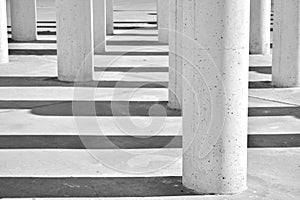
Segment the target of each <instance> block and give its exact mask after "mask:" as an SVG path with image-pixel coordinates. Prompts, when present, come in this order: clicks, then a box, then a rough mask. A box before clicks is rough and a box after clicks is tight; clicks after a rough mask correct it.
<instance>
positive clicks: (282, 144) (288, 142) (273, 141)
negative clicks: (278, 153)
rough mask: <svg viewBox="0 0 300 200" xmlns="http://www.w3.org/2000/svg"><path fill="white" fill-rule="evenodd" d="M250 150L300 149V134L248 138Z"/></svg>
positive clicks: (252, 136)
mask: <svg viewBox="0 0 300 200" xmlns="http://www.w3.org/2000/svg"><path fill="white" fill-rule="evenodd" d="M248 147H249V148H294V147H300V133H297V134H296V133H295V134H259V135H249V136H248Z"/></svg>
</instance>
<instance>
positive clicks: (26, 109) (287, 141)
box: [0, 0, 300, 200]
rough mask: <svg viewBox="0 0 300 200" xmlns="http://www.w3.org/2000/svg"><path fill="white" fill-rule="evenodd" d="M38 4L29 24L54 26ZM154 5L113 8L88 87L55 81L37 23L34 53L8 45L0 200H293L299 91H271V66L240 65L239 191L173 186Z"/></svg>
mask: <svg viewBox="0 0 300 200" xmlns="http://www.w3.org/2000/svg"><path fill="white" fill-rule="evenodd" d="M37 2H38V20H39V21H54V20H55V12H54V9H53V5H54V4H53V2H54V1H53V0H51V1H49V0H38V1H37ZM155 2H156V0H115V3H116V6H115V10H116V12H115V13H116V14H115V21H116V23H115V26H116V30H115V35H113V36H109V37H108V42H107V44H108V46H107V52H106V53H104V54H102V55H96V56H95V74H96V77H97V78H96V81H95V82H93V83H86V84H83V85H76V86H75V87H74V85H73V84H70V83H65V82H59V81H58V80H57V79H56V76H57V72H56V64H57V60H56V56H55V54H56V44H55V40H56V37H55V23H53V22H51V23H45V22H39V24H38V25H39V40H38V41H36V42H32V43H20V42H18V43H15V42H13V41H10V46H9V48H10V54H11V55H10V61H11V62H10V63H9V64H3V65H0V121H1V122H2V123H0V130H1V134H0V138H1V139H0V185H1V187H0V197H12V198H15V197H18V198H21V197H23V198H31V197H43V198H46V197H57V198H59V199H62V197H106V198H107V199H115V198H117V199H124V198H125V197H128V199H140V197H144V196H145V197H147V198H145V199H222V200H223V199H224V200H225V199H257V200H260V199H268V200H271V199H272V200H273V199H279V200H281V199H282V200H285V199H299V198H300V189H299V188H300V134H299V132H300V107H299V106H300V89H280V88H273V87H272V85H271V66H272V65H271V56H250V65H249V66H250V68H249V69H250V71H249V79H250V82H249V144H248V146H249V150H248V187H249V189H248V190H247V191H246V192H244V193H242V194H239V195H234V196H220V197H216V196H203V195H197V194H195V193H194V192H193V191H189V190H187V189H186V188H184V187H183V186H182V183H181V162H182V160H181V155H182V150H181V140H182V137H181V136H182V131H181V116H180V112H178V111H173V110H169V109H167V107H166V101H167V100H168V99H167V98H168V90H167V85H168V46H167V45H161V44H159V43H157V30H156V25H155V24H153V22H155V21H156V15H155ZM45 25H47V27H43V26H45ZM49 25H50V28H49V27H48V26H49ZM51 26H52V27H51ZM53 26H54V28H53ZM132 27H135V28H138V29H132ZM128 52H129V53H128ZM124 53H125V54H124ZM100 80H101V81H100ZM98 81H99V82H98ZM138 87H141V88H138ZM137 88H138V89H137ZM128 100H129V101H130V104H129V110H127V108H128V105H127V104H126V103H128ZM94 101H96V103H95V102H94ZM112 102H113V104H111V103H112ZM149 111H150V112H151V116H148V113H149ZM74 112H75V113H74ZM85 148H88V149H85ZM112 158H113V159H112ZM106 198H105V199H106ZM97 199H98V198H97Z"/></svg>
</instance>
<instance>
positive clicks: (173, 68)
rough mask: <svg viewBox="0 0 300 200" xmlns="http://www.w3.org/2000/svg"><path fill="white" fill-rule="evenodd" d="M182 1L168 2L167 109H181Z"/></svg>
mask: <svg viewBox="0 0 300 200" xmlns="http://www.w3.org/2000/svg"><path fill="white" fill-rule="evenodd" d="M182 2H183V0H170V33H169V40H170V41H169V48H170V50H169V52H170V53H169V65H170V67H169V107H170V108H172V109H181V105H182V73H183V71H182V65H183V60H182V56H183V52H182V42H183V38H182V33H183V10H182V6H183V5H182Z"/></svg>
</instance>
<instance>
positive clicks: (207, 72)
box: [182, 0, 250, 194]
mask: <svg viewBox="0 0 300 200" xmlns="http://www.w3.org/2000/svg"><path fill="white" fill-rule="evenodd" d="M183 10H184V34H185V36H186V37H184V44H183V52H184V67H183V68H184V69H183V71H184V78H186V79H187V82H186V81H184V82H183V85H184V88H183V91H184V95H183V97H184V98H183V117H182V118H183V184H184V185H185V186H186V187H188V188H190V189H193V190H195V191H197V192H199V193H201V194H235V193H239V192H242V191H244V190H245V189H246V188H247V186H246V180H247V131H248V129H247V125H248V115H247V114H248V113H247V112H248V68H249V32H250V30H249V28H250V22H249V18H250V0H201V1H199V0H183Z"/></svg>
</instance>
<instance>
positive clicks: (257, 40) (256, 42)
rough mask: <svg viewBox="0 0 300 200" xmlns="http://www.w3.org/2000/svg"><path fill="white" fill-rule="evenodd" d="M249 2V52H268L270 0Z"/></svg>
mask: <svg viewBox="0 0 300 200" xmlns="http://www.w3.org/2000/svg"><path fill="white" fill-rule="evenodd" d="M250 2H251V19H250V53H251V54H270V48H271V47H270V38H271V31H270V28H271V0H251V1H250Z"/></svg>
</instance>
